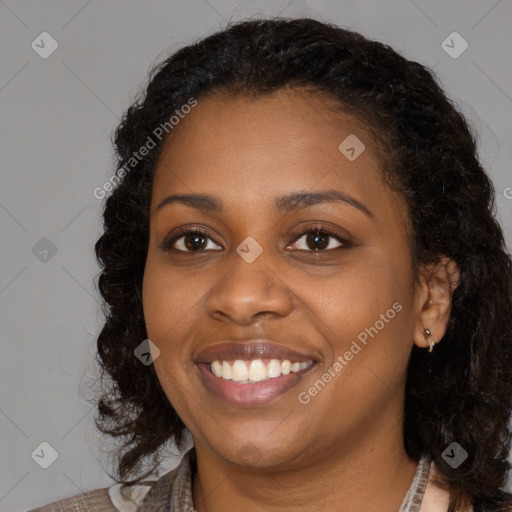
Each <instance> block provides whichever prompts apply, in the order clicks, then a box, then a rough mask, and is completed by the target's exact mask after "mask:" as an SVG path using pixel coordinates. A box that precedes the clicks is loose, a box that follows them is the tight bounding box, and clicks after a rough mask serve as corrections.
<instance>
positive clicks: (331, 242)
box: [293, 228, 350, 252]
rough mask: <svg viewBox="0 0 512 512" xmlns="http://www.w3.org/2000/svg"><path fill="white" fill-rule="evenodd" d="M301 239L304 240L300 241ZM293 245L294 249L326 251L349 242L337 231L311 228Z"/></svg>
mask: <svg viewBox="0 0 512 512" xmlns="http://www.w3.org/2000/svg"><path fill="white" fill-rule="evenodd" d="M302 239H304V241H301V240H302ZM293 245H295V247H293V248H294V249H298V250H301V251H309V252H312V251H317V252H326V251H330V250H333V249H338V248H339V247H348V246H349V245H350V244H349V243H348V242H347V241H346V240H344V239H343V238H341V237H340V236H339V235H338V234H337V233H333V232H330V231H328V230H326V229H325V228H322V229H319V228H313V229H309V230H307V231H305V232H304V233H303V234H302V235H301V236H300V237H299V238H297V239H296V240H295V242H294V244H293Z"/></svg>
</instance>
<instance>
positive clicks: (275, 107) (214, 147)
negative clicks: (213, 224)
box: [153, 89, 390, 206]
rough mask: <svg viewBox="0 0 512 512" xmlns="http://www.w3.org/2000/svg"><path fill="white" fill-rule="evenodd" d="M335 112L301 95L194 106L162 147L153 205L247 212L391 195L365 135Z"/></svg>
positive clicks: (218, 98)
mask: <svg viewBox="0 0 512 512" xmlns="http://www.w3.org/2000/svg"><path fill="white" fill-rule="evenodd" d="M340 107H341V105H340V104H339V103H338V102H337V101H335V100H334V99H333V98H331V97H328V96H326V95H322V94H316V95H314V94H311V93H310V92H305V91H303V90H300V89H295V90H294V89H292V90H279V91H277V92H275V93H272V94H269V95H265V96H262V97H259V98H256V99H253V98H248V97H247V96H242V95H238V96H229V95H227V94H216V95H213V96H206V97H204V98H201V99H199V100H198V104H197V106H196V107H194V108H193V109H192V110H191V112H190V113H188V114H187V115H186V116H184V118H183V119H181V120H180V122H179V124H178V125H177V126H175V127H174V129H173V130H172V132H171V134H170V136H169V137H168V139H167V141H166V143H165V146H164V149H163V152H162V154H161V157H160V159H159V162H158V165H157V168H156V174H155V180H154V190H153V202H154V203H155V202H157V201H158V200H160V199H161V198H162V197H163V196H164V195H165V194H168V193H170V192H171V191H172V192H180V193H210V194H215V195H219V196H221V197H223V198H224V199H225V202H226V203H230V202H238V203H240V202H243V204H244V205H246V206H250V205H251V204H253V203H254V204H259V203H261V201H264V200H266V199H268V198H270V197H272V196H277V195H281V194H284V193H290V192H294V191H297V190H299V189H300V190H314V189H315V188H319V189H327V188H333V187H334V188H338V189H340V190H343V191H345V192H347V193H351V194H352V195H356V196H359V197H363V196H364V197H373V198H374V199H375V200H377V199H378V198H379V196H383V194H384V195H385V194H389V192H390V191H389V190H387V191H386V190H383V189H388V187H387V185H386V184H385V180H384V179H383V175H382V171H381V169H380V164H379V161H378V159H377V156H376V154H377V153H376V147H375V143H374V142H373V140H372V138H371V136H370V133H369V131H368V129H367V128H366V127H365V125H364V123H363V122H362V121H361V120H359V119H358V118H356V117H355V116H353V115H350V114H348V113H346V112H343V110H342V109H341V108H340Z"/></svg>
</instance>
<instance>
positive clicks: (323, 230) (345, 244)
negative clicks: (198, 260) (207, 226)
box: [159, 225, 352, 253]
mask: <svg viewBox="0 0 512 512" xmlns="http://www.w3.org/2000/svg"><path fill="white" fill-rule="evenodd" d="M317 233H320V234H324V235H328V236H329V237H332V238H334V239H336V240H337V241H338V242H340V243H341V244H342V245H341V246H339V247H335V248H334V249H323V250H319V251H314V250H309V251H306V252H315V253H316V252H332V251H335V250H337V249H347V248H349V247H351V245H352V244H351V243H350V242H349V241H348V240H346V239H345V238H342V237H341V236H340V235H339V234H338V233H336V232H335V231H333V230H332V229H330V228H328V227H326V226H321V225H318V226H312V227H310V228H308V229H306V230H304V231H301V233H300V234H299V235H298V236H296V237H295V238H294V239H293V241H292V243H295V242H297V241H298V240H300V239H301V238H302V237H303V236H304V235H309V234H317ZM190 234H199V235H201V236H204V237H205V238H209V239H210V240H212V241H213V242H214V243H216V244H217V245H221V244H219V243H218V242H217V241H216V240H214V239H213V238H212V237H211V236H210V234H209V233H208V232H206V231H205V230H204V229H202V228H200V227H194V228H184V229H181V230H179V231H178V233H176V234H175V235H174V236H173V237H172V238H166V239H165V240H164V241H163V242H162V244H161V245H160V246H159V247H160V249H162V250H163V251H174V252H179V253H194V252H197V253H199V252H204V250H198V251H183V250H181V249H174V248H173V245H174V243H175V242H177V241H178V240H179V239H180V238H183V237H184V236H186V235H190ZM297 250H299V251H304V249H297Z"/></svg>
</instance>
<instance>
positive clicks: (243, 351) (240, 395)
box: [195, 340, 317, 407]
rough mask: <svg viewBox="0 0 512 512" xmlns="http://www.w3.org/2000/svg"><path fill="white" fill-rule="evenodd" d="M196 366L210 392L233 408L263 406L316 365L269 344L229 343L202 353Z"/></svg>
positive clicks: (306, 357)
mask: <svg viewBox="0 0 512 512" xmlns="http://www.w3.org/2000/svg"><path fill="white" fill-rule="evenodd" d="M195 363H196V364H197V366H198V367H199V370H200V373H201V377H202V381H203V383H204V384H205V386H206V388H207V389H208V391H209V392H211V393H212V394H214V395H215V396H216V397H217V398H219V399H220V400H222V401H223V402H225V403H227V404H230V405H236V406H245V407H249V406H256V405H265V404H268V403H270V402H272V401H274V400H276V399H277V398H278V397H280V396H281V395H283V394H284V393H286V392H287V391H289V390H291V389H292V388H293V387H295V386H296V385H297V384H298V383H299V382H300V381H301V380H302V378H303V376H304V375H305V374H306V373H309V372H310V371H311V370H312V369H313V368H314V367H315V366H316V365H317V361H316V360H315V359H314V358H313V356H312V355H311V354H305V353H300V352H296V351H293V350H290V349H287V348H286V347H283V346H280V345H276V344H274V343H273V342H269V341H268V340H252V341H250V342H244V343H240V342H231V343H224V344H221V345H215V346H214V347H210V348H208V349H206V350H204V351H202V352H201V353H200V354H199V355H198V356H197V357H196V358H195Z"/></svg>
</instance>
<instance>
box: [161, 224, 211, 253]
mask: <svg viewBox="0 0 512 512" xmlns="http://www.w3.org/2000/svg"><path fill="white" fill-rule="evenodd" d="M217 247H219V246H218V244H217V243H216V242H214V241H213V240H212V239H211V237H210V236H209V235H208V234H207V233H205V232H203V231H201V230H198V229H190V230H184V231H182V232H181V233H179V234H178V235H176V236H174V237H172V238H171V239H169V240H165V241H164V242H163V244H162V245H161V249H163V250H164V251H177V252H202V251H205V250H218V249H216V248H217Z"/></svg>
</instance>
